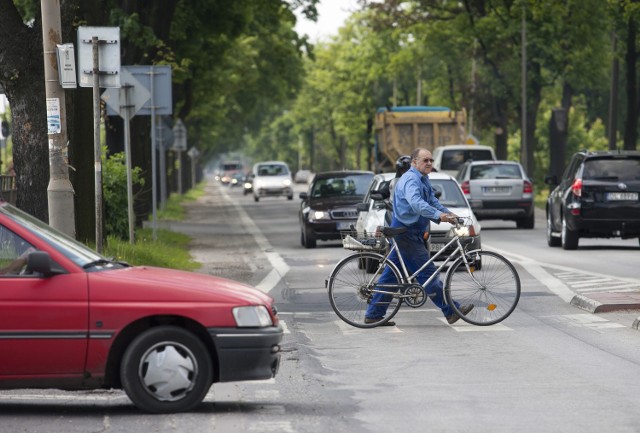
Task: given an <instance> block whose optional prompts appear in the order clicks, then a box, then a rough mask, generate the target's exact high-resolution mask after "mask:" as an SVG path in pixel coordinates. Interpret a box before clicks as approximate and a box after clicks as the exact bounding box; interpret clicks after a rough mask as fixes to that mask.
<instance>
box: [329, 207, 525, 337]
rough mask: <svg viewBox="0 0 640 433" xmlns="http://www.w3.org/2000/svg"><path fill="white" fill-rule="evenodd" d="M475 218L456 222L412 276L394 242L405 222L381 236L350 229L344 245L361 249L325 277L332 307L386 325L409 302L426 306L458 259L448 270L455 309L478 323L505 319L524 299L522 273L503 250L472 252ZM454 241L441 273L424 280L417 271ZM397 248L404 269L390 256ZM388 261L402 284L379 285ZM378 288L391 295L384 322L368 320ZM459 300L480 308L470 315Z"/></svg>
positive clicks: (359, 322)
mask: <svg viewBox="0 0 640 433" xmlns="http://www.w3.org/2000/svg"><path fill="white" fill-rule="evenodd" d="M470 223H471V220H470V218H458V220H457V222H456V223H455V224H453V225H452V230H453V235H454V236H453V238H452V239H451V240H450V241H449V242H448V243H447V244H446V245H445V246H444V247H443V248H442V249H440V250H439V251H438V252H437V253H435V254H434V255H433V256H432V257H430V259H429V260H428V261H427V262H426V263H424V264H423V265H422V266H421V267H420V269H418V270H417V271H416V272H414V273H413V274H411V275H409V272H408V270H407V267H406V265H405V262H404V260H403V258H402V254H401V253H400V251H399V249H398V247H397V245H396V243H395V242H394V241H393V238H394V237H395V236H396V235H398V234H401V233H404V232H405V231H406V228H405V227H401V228H391V227H382V228H381V230H379V231H378V232H376V234H375V236H366V235H359V234H357V233H354V232H345V233H344V235H343V247H344V248H345V249H349V250H354V251H357V252H356V253H355V254H352V255H350V256H348V257H346V258H344V259H342V260H341V261H340V262H338V264H336V266H335V267H334V268H333V271H332V272H331V274H330V275H329V278H328V279H327V280H326V281H325V287H326V288H328V291H329V301H330V303H331V307H332V308H333V310H334V311H335V313H336V314H337V315H338V317H340V318H341V319H342V320H343V321H345V322H346V323H348V324H350V325H352V326H355V327H358V328H373V327H376V326H380V325H384V324H385V323H386V322H388V321H389V320H390V319H391V318H392V317H393V316H395V315H396V313H398V310H399V309H400V306H401V305H402V304H403V303H404V304H406V305H408V306H409V307H412V308H419V307H421V306H423V305H424V304H425V303H426V302H427V296H428V295H427V294H426V292H425V287H427V285H428V284H429V283H430V282H431V281H433V279H434V278H438V276H439V274H440V273H441V271H443V269H444V268H445V267H446V266H447V264H449V263H450V262H452V264H451V266H450V267H449V269H448V270H447V271H446V276H445V282H444V294H445V300H446V302H447V303H448V304H449V305H450V306H451V307H452V309H453V310H454V311H455V313H456V314H458V315H459V316H460V318H462V319H463V320H464V321H465V322H467V323H470V324H472V325H478V326H488V325H494V324H496V323H499V322H502V321H503V320H504V319H506V318H507V317H508V316H509V315H510V314H511V313H512V312H513V311H514V310H515V308H516V305H517V304H518V301H519V299H520V277H519V275H518V272H517V271H516V269H515V267H514V266H513V265H512V264H511V262H509V260H507V259H506V258H505V257H503V256H501V255H500V254H498V253H495V252H491V251H486V250H471V251H466V247H467V246H468V244H469V242H470V241H471V238H469V237H465V231H466V233H468V226H469V224H470ZM453 245H455V250H454V251H453V253H451V255H450V256H449V257H447V258H446V259H445V260H444V261H443V262H442V263H441V264H440V265H439V266H437V270H436V272H434V273H433V275H431V277H429V279H428V280H427V281H425V282H424V283H423V284H419V283H418V282H417V280H416V276H417V275H418V274H419V273H420V272H421V271H422V270H423V269H424V268H426V267H427V266H429V265H430V264H431V263H433V262H434V261H435V260H436V258H438V257H439V256H440V255H441V254H443V252H444V251H446V250H447V249H448V248H449V247H452V246H453ZM378 251H386V252H384V253H381V252H378ZM393 251H396V254H397V255H398V261H399V263H400V269H399V268H398V266H396V265H395V264H394V263H393V262H391V261H390V260H389V256H390V255H391V253H392V252H393ZM369 261H373V262H374V266H372V267H368V266H366V264H367V262H369ZM375 263H377V266H375ZM387 266H388V267H389V268H391V271H392V272H393V274H394V276H395V278H396V281H397V283H395V284H377V281H378V279H379V277H380V275H381V274H382V271H383V270H384V269H385V267H387ZM371 268H375V271H374V272H372V273H370V272H368V271H370V270H371ZM374 293H384V294H386V295H388V296H385V297H384V299H385V300H384V302H387V303H388V308H387V315H386V316H385V317H384V318H383V319H382V320H380V321H378V322H375V323H364V314H365V311H366V309H367V307H368V306H369V305H370V303H371V299H372V296H373V294H374ZM453 299H455V300H456V301H458V302H460V305H465V304H473V305H474V308H473V310H471V311H470V312H469V313H468V314H467V315H464V314H463V313H462V312H461V311H460V308H459V307H458V306H457V304H456V303H455V302H453Z"/></svg>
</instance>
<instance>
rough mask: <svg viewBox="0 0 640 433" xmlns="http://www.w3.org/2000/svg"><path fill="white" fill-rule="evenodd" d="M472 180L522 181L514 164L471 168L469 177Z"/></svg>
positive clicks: (518, 169)
mask: <svg viewBox="0 0 640 433" xmlns="http://www.w3.org/2000/svg"><path fill="white" fill-rule="evenodd" d="M469 177H470V178H471V179H472V180H474V179H522V175H521V174H520V168H519V167H518V166H517V165H515V164H486V165H485V164H483V165H475V166H473V167H471V174H470V176H469Z"/></svg>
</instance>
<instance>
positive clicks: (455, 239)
mask: <svg viewBox="0 0 640 433" xmlns="http://www.w3.org/2000/svg"><path fill="white" fill-rule="evenodd" d="M388 241H389V242H390V244H391V248H390V249H389V252H388V253H386V254H385V255H384V259H383V260H382V262H381V264H380V266H382V265H383V264H384V263H385V262H387V259H388V258H389V256H390V255H391V253H393V251H396V253H397V255H398V261H399V262H400V266H401V268H402V269H401V270H400V269H398V271H400V272H399V273H400V274H401V277H402V278H403V280H404V281H401V282H398V283H397V284H376V287H379V288H383V289H384V288H389V289H395V288H402V287H403V286H404V285H406V284H411V282H412V281H414V282H415V281H417V279H416V277H417V276H418V274H419V273H420V272H422V271H423V270H424V269H425V268H426V267H427V266H429V265H430V264H431V263H433V262H434V261H435V260H436V258H437V257H439V256H440V255H441V254H443V253H444V251H445V250H446V249H447V248H449V247H450V246H451V245H453V244H454V243H457V246H456V249H455V250H454V251H453V252H452V253H451V255H449V257H447V258H446V259H445V261H444V262H443V263H441V264H440V265H439V266H437V268H436V272H434V273H433V274H432V275H431V276H430V277H429V278H428V279H427V281H425V282H424V283H423V284H420V285H421V286H422V288H423V289H426V287H427V286H428V285H429V284H430V283H431V282H432V281H433V280H434V279H435V278H437V277H438V275H439V274H440V272H441V271H442V269H443V268H444V267H445V266H446V265H447V264H448V263H449V262H451V261H453V260H455V259H457V257H458V256H460V257H462V261H463V262H464V265H465V267H466V268H467V272H469V274H470V275H471V278H472V279H473V280H474V281H476V280H475V277H474V276H473V273H472V272H471V271H470V268H469V262H468V261H467V258H466V257H465V255H464V247H463V246H462V243H461V242H460V236H459V235H457V234H456V235H455V236H454V237H453V239H451V240H450V241H449V242H448V243H447V244H446V245H445V246H443V247H442V248H441V249H440V251H438V252H437V253H435V254H434V255H433V256H431V257H430V258H429V260H428V261H426V262H425V263H424V264H423V265H422V266H420V268H418V269H417V270H416V271H415V272H414V273H413V274H411V275H409V271H408V270H407V266H406V264H405V262H404V259H403V258H402V254H401V253H400V249H399V248H398V245H397V244H396V242H395V240H394V239H393V238H388ZM473 251H477V250H473ZM388 263H390V264H391V265H394V266H395V264H394V263H393V262H391V261H389V262H388ZM396 268H397V266H396ZM380 270H381V269H380V267H378V269H377V271H376V272H374V274H373V276H372V277H371V280H370V281H369V284H370V285H371V284H372V283H373V278H375V275H376V274H377V273H378V272H380ZM450 271H451V268H449V269H448V270H447V274H448V273H449V272H450ZM476 282H477V281H476ZM372 292H373V293H384V294H386V295H392V296H396V297H401V298H402V297H403V295H402V294H399V293H397V292H396V293H389V292H386V291H384V290H376V289H373V290H372Z"/></svg>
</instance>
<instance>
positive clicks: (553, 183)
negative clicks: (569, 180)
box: [544, 174, 558, 186]
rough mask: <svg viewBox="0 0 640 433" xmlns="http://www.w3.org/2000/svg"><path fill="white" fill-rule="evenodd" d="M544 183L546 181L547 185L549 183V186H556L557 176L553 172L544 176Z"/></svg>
mask: <svg viewBox="0 0 640 433" xmlns="http://www.w3.org/2000/svg"><path fill="white" fill-rule="evenodd" d="M544 183H546V184H547V185H550V186H557V185H558V177H557V176H556V175H555V174H554V175H549V176H545V178H544Z"/></svg>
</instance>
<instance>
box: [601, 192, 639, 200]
mask: <svg viewBox="0 0 640 433" xmlns="http://www.w3.org/2000/svg"><path fill="white" fill-rule="evenodd" d="M607 200H608V201H623V200H624V201H638V193H637V192H608V193H607Z"/></svg>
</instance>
